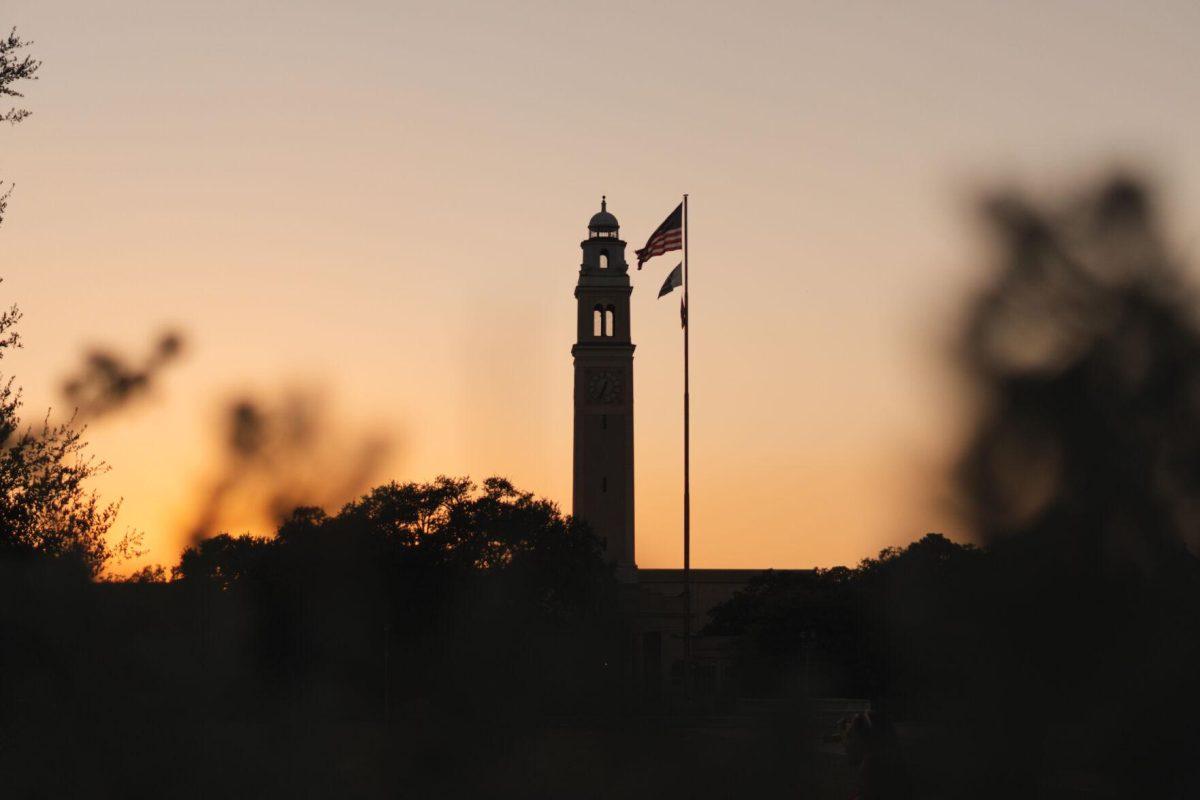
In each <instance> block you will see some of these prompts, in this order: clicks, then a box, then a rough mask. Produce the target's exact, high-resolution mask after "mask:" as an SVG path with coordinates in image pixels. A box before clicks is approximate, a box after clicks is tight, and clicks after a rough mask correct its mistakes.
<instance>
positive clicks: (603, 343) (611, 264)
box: [571, 198, 760, 697]
mask: <svg viewBox="0 0 1200 800" xmlns="http://www.w3.org/2000/svg"><path fill="white" fill-rule="evenodd" d="M580 247H581V249H582V250H583V260H582V263H581V264H580V267H579V282H578V284H577V285H576V287H575V298H576V304H577V308H578V312H577V319H576V340H575V345H574V346H573V347H572V348H571V354H572V355H573V356H574V360H575V393H574V403H575V438H574V449H575V452H574V476H573V482H572V487H573V509H572V513H573V514H574V515H575V516H576V517H577V518H579V519H581V520H583V521H585V522H586V523H587V524H588V525H589V526H590V527H591V529H592V531H593V532H594V533H595V534H596V535H597V536H598V537H599V538H600V539H602V540H603V541H604V542H605V546H606V554H607V558H608V560H609V562H610V563H612V564H613V566H614V568H615V570H616V576H617V578H618V580H619V581H621V583H622V584H623V585H624V588H625V593H624V612H625V616H626V619H627V622H628V630H627V639H626V646H625V648H624V652H623V654H622V659H621V660H622V669H623V671H624V674H625V678H626V681H627V683H628V684H629V685H631V686H634V687H636V688H637V690H638V693H640V694H642V695H643V696H648V697H654V696H660V695H670V694H671V693H673V692H674V693H681V692H682V691H683V688H684V680H683V671H684V665H683V655H684V646H683V636H684V630H685V628H686V626H685V624H684V622H685V619H686V612H685V605H684V600H683V588H684V583H683V570H682V569H650V570H639V569H638V568H637V563H636V559H635V543H636V540H635V537H634V518H633V514H634V484H633V469H634V458H633V400H634V394H633V351H634V347H635V345H634V344H633V342H632V338H631V320H630V313H629V297H630V294H631V293H632V291H633V287H632V286H631V284H630V281H629V265H628V264H627V263H626V261H625V242H624V240H622V239H621V237H620V225H619V223H618V222H617V218H616V217H615V216H614V215H613V214H612V213H610V212H609V211H608V202H607V199H606V198H605V199H601V201H600V211H598V212H597V213H596V214H594V215H593V216H592V218H591V220H590V221H589V222H588V236H587V238H586V239H584V240H583V241H582V242H581V243H580ZM758 574H760V571H759V570H746V569H738V570H731V569H693V570H691V582H692V611H691V615H692V624H691V630H692V631H693V633H694V632H696V631H699V630H701V629H702V628H703V627H704V624H705V622H706V621H707V619H708V612H709V611H710V610H711V609H712V608H713V607H714V606H717V605H719V604H721V603H723V602H725V601H726V600H728V599H729V598H731V597H732V596H733V595H734V593H736V592H737V591H738V590H740V589H742V588H743V587H745V586H746V585H747V583H749V582H750V580H751V579H753V578H754V577H755V576H756V575H758ZM731 647H732V642H731V641H730V640H729V639H727V638H725V637H712V636H707V637H694V638H693V647H692V655H693V663H694V671H695V673H696V676H695V677H696V680H695V681H694V686H695V687H696V688H697V689H698V690H699V691H700V692H701V693H719V692H721V691H726V690H729V689H731V683H732V681H731V676H730V674H729V672H730V666H731V661H730V655H731Z"/></svg>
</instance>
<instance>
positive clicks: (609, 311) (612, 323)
mask: <svg viewBox="0 0 1200 800" xmlns="http://www.w3.org/2000/svg"><path fill="white" fill-rule="evenodd" d="M616 327H617V310H616V309H615V308H613V307H612V306H609V307H608V308H606V309H605V310H604V335H605V336H616V333H615V331H616Z"/></svg>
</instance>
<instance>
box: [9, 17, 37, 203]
mask: <svg viewBox="0 0 1200 800" xmlns="http://www.w3.org/2000/svg"><path fill="white" fill-rule="evenodd" d="M29 45H30V42H27V41H22V39H21V38H20V37H19V36H17V29H16V28H13V29H12V30H11V31H9V34H8V36H7V37H4V38H0V97H24V96H25V95H23V94H22V93H21V92H20V91H18V90H17V89H16V86H17V85H18V84H19V83H20V82H21V81H31V80H37V71H38V67H40V66H41V64H42V62H40V61H38V60H36V59H34V58H33V57H32V56H30V55H29V54H28V53H23V52H22V51H23V50H24V49H25V48H27V47H28V46H29ZM29 114H30V111H29V110H28V109H25V108H18V107H16V106H11V107H9V108H8V109H7V110H0V122H8V123H11V124H13V125H15V124H17V123H18V122H20V121H21V120H23V119H25V118H26V117H28V116H29ZM11 193H12V187H11V186H10V187H8V188H7V189H5V188H3V183H0V224H3V222H4V212H5V211H6V210H7V208H8V198H9V195H10V194H11Z"/></svg>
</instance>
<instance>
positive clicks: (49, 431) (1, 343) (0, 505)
mask: <svg viewBox="0 0 1200 800" xmlns="http://www.w3.org/2000/svg"><path fill="white" fill-rule="evenodd" d="M20 318H21V312H20V310H19V309H18V308H17V307H16V306H12V307H11V308H10V309H9V310H8V311H7V312H5V313H4V314H2V315H0V358H2V357H3V356H4V354H5V353H6V352H7V351H8V350H10V349H12V348H15V347H19V346H20V344H21V343H20V339H19V337H18V336H17V333H16V331H15V326H16V324H17V322H18V321H19V320H20ZM20 406H21V392H20V390H19V389H17V388H15V387H14V386H13V379H12V378H9V379H8V380H7V382H5V383H4V384H3V385H2V387H0V448H3V449H2V450H0V555H4V556H7V557H10V558H12V557H30V556H40V557H51V558H59V559H69V560H72V561H75V562H78V563H79V564H80V565H81V566H82V567H83V568H84V569H85V570H86V571H87V572H88V574H90V575H92V576H96V575H99V574H100V573H101V572H102V571H103V569H104V567H105V565H106V564H107V563H108V562H109V561H110V560H111V559H112V558H113V557H114V556H116V555H118V554H120V555H128V554H130V553H131V552H132V550H133V548H134V547H135V545H136V543H137V539H136V536H135V535H130V536H126V537H125V538H124V539H122V540H121V541H120V542H119V543H118V544H117V545H115V546H112V545H110V543H109V541H108V534H109V531H110V529H111V528H112V524H113V520H114V519H115V517H116V514H117V505H116V504H112V503H110V504H105V503H103V502H101V500H100V499H99V496H98V495H97V493H96V492H95V491H91V490H89V489H88V488H87V485H86V484H87V481H88V480H89V479H90V478H93V477H94V476H96V475H97V474H99V473H100V472H102V471H103V470H104V469H105V468H106V467H105V465H104V464H103V463H102V462H98V461H96V460H95V459H94V458H92V457H89V456H88V455H86V453H85V452H84V450H85V443H84V442H83V439H82V436H83V432H82V431H81V430H80V429H78V428H75V427H74V426H73V425H72V424H71V423H65V424H61V425H52V424H50V423H49V422H48V421H46V422H43V423H42V425H41V426H40V428H38V429H36V430H35V429H32V428H29V427H26V428H25V429H24V430H23V431H22V430H20V428H21V422H20V419H19V417H18V410H19V408H20Z"/></svg>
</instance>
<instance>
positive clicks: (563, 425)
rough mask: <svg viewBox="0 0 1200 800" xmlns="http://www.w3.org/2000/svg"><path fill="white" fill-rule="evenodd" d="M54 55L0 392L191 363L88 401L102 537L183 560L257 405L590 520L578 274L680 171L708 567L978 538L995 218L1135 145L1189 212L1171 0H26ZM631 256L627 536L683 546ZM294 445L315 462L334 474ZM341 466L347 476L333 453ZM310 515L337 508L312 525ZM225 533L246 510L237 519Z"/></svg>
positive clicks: (652, 547)
mask: <svg viewBox="0 0 1200 800" xmlns="http://www.w3.org/2000/svg"><path fill="white" fill-rule="evenodd" d="M4 12H5V13H4V14H3V18H2V19H0V23H3V24H6V25H16V26H18V29H19V32H20V33H21V34H22V36H23V37H24V38H28V39H32V40H34V42H35V46H34V48H33V52H34V53H35V55H36V56H37V57H39V58H41V59H42V61H43V67H42V69H41V72H40V80H39V81H37V82H36V83H33V84H30V85H28V86H27V89H26V94H27V97H26V101H25V105H26V106H27V107H28V108H30V109H31V110H32V111H33V112H34V114H33V116H32V117H30V118H29V119H27V120H26V121H25V122H23V123H22V124H21V125H19V126H15V127H11V128H5V129H3V130H0V177H2V178H3V179H4V180H5V181H11V182H13V183H14V184H15V186H16V190H15V192H14V194H13V196H12V199H11V201H10V208H9V212H8V215H7V219H6V221H5V224H4V227H3V228H0V275H2V276H3V278H4V283H3V287H2V289H3V302H4V303H6V304H7V303H9V302H17V303H19V304H20V306H21V308H22V310H23V311H24V313H25V319H24V321H23V322H22V324H21V332H22V335H23V337H24V339H25V348H24V350H22V351H20V352H19V353H17V354H15V355H13V356H11V357H8V358H6V360H5V363H4V365H3V366H4V370H3V371H4V372H5V374H15V375H16V377H17V381H18V383H20V384H21V385H22V386H24V387H25V408H24V411H25V413H26V415H27V417H28V418H30V419H40V418H41V416H42V415H43V414H44V413H45V409H47V408H51V409H52V411H51V415H52V417H53V418H56V419H57V418H61V417H63V416H64V415H66V414H69V412H70V408H69V407H67V404H65V402H64V400H63V397H62V395H61V392H60V386H61V383H62V380H63V378H64V376H65V375H67V374H68V373H69V372H70V371H71V370H72V369H74V368H75V367H76V366H77V365H78V364H79V363H80V360H81V358H82V353H83V352H84V351H85V350H86V349H87V348H89V347H93V346H105V347H111V348H114V349H116V350H119V351H121V352H124V353H128V354H130V355H131V356H137V355H138V354H140V353H143V352H145V351H146V350H147V349H148V348H149V347H150V344H151V341H152V339H153V338H154V337H155V336H156V335H158V333H159V332H161V331H162V330H164V329H166V328H178V329H179V330H181V331H183V332H184V334H185V335H186V338H187V348H186V351H185V354H184V356H183V357H182V358H181V359H180V361H179V362H178V363H177V364H175V365H172V367H171V368H170V369H169V370H168V371H167V372H166V373H164V375H163V380H162V381H161V382H160V383H159V384H158V385H157V386H156V387H155V389H154V391H153V392H152V393H151V395H150V396H149V397H147V398H145V399H143V400H142V401H141V402H140V403H138V404H137V405H136V406H135V407H133V408H131V409H129V410H128V411H127V412H125V413H122V414H119V415H113V416H111V417H109V418H104V419H98V420H95V421H94V422H93V423H92V424H91V425H90V427H89V431H88V439H89V441H90V442H91V449H92V451H93V452H94V453H96V454H97V455H98V456H99V457H101V458H103V459H104V460H105V461H106V462H107V463H108V464H109V466H110V468H111V469H110V471H109V472H108V473H107V474H106V475H104V476H103V477H102V478H101V479H100V481H99V482H98V483H97V486H98V487H99V488H100V489H101V491H102V492H103V494H104V495H105V496H106V497H109V498H118V497H119V498H122V507H121V514H120V519H119V522H118V526H117V529H116V533H118V534H120V533H122V532H124V531H125V530H127V529H129V528H133V529H137V530H140V531H142V532H143V534H144V537H145V547H146V549H147V553H146V554H145V555H144V556H143V557H142V558H141V559H139V560H138V561H135V562H131V563H129V564H126V565H123V566H121V567H119V568H118V569H119V570H125V569H129V568H132V567H133V566H137V565H140V564H143V563H153V562H159V563H164V564H172V563H174V562H175V560H176V559H177V557H178V553H179V552H180V549H181V548H182V547H183V546H184V544H185V543H186V541H187V532H188V530H189V526H190V524H191V523H192V522H193V521H194V518H195V514H196V506H197V504H198V503H199V502H200V498H202V497H203V496H204V491H205V487H206V486H208V485H210V484H211V482H212V480H213V476H214V474H216V473H215V471H216V470H218V469H219V468H218V458H219V449H218V436H219V435H218V430H219V429H218V427H217V424H218V418H219V411H220V409H221V408H222V405H223V403H225V402H227V400H228V399H229V398H230V397H234V396H238V395H239V393H252V394H253V395H254V396H258V397H263V398H268V400H269V399H270V398H278V397H282V396H285V395H286V393H287V392H289V391H301V392H311V393H315V394H316V395H319V397H320V398H321V400H322V402H323V403H324V407H325V408H327V410H328V415H329V416H330V418H331V419H334V420H336V422H335V423H334V425H333V431H334V432H333V433H331V436H330V439H331V441H332V443H331V444H330V446H329V447H328V448H327V450H328V452H323V454H322V455H321V456H320V459H322V460H319V461H314V463H313V464H312V465H311V466H312V467H313V468H314V469H315V470H316V471H317V472H318V473H321V472H322V471H326V470H327V471H329V472H330V473H336V472H337V470H339V469H345V466H344V465H343V464H341V463H340V462H342V461H345V460H346V459H347V458H349V457H350V456H348V455H346V454H345V453H343V452H342V451H344V450H350V449H352V448H353V443H354V442H356V441H358V440H360V439H364V438H367V437H372V438H375V439H379V438H382V439H385V440H386V441H388V442H389V443H390V448H389V449H388V451H387V455H386V457H385V458H384V459H383V460H382V461H381V462H380V463H378V464H376V465H375V467H374V469H373V470H372V474H371V476H370V477H371V480H372V481H373V482H382V481H385V480H388V479H396V480H402V481H403V480H428V479H431V478H433V477H434V476H436V475H438V474H449V475H470V476H473V477H475V478H477V479H482V478H484V477H486V476H488V475H503V476H507V477H509V478H510V479H512V480H513V481H514V482H515V483H516V484H517V485H518V486H520V487H522V488H525V489H528V490H530V491H533V492H535V493H537V494H539V495H544V496H546V497H549V498H551V499H552V500H554V501H556V502H558V503H559V504H560V505H561V506H562V507H563V509H564V510H566V511H569V510H570V486H571V475H570V469H571V381H572V366H571V357H570V347H571V344H572V340H573V336H574V319H575V317H574V313H575V311H574V302H575V301H574V298H573V296H572V290H573V287H574V284H575V281H576V278H577V269H578V264H579V250H578V247H579V241H580V240H581V239H582V238H584V236H585V235H586V224H587V220H588V218H589V217H590V216H591V215H592V214H593V213H594V212H595V211H596V210H597V209H598V206H599V200H600V195H601V194H605V195H607V196H608V199H609V210H610V211H612V212H613V213H614V214H615V215H616V216H617V217H618V219H619V220H620V222H621V233H622V238H624V239H625V240H626V241H627V242H628V243H629V247H630V251H632V249H633V248H635V247H638V246H640V245H641V244H642V242H643V241H644V240H645V237H646V236H647V235H648V234H649V233H650V232H651V231H652V230H653V229H654V227H655V226H657V225H658V223H659V222H660V221H661V220H662V218H663V217H664V216H665V215H666V213H667V212H669V211H670V210H671V209H672V208H673V207H674V206H675V204H676V203H678V202H679V197H680V195H681V194H682V193H684V192H687V193H689V195H690V210H691V228H690V246H691V251H690V256H691V260H690V278H691V290H690V294H691V304H692V316H691V320H692V379H693V386H692V414H693V417H692V431H693V448H692V458H693V462H692V463H693V545H692V546H693V550H692V553H693V564H694V565H695V566H700V567H779V568H785V567H809V566H828V565H833V564H842V563H854V562H857V561H858V560H859V559H861V558H863V557H866V556H869V555H873V554H874V553H876V552H877V551H878V550H879V549H880V548H882V547H886V546H889V545H897V544H903V543H906V542H908V541H911V540H912V539H913V538H915V537H917V536H919V535H920V534H922V533H924V532H926V531H932V530H940V531H944V532H946V533H948V534H950V535H953V536H956V537H961V536H964V535H966V533H967V531H966V529H965V528H964V526H963V522H962V521H961V520H960V519H959V518H958V517H957V516H956V514H955V513H954V504H953V502H952V493H951V492H950V485H949V482H948V480H947V478H946V477H945V476H946V468H947V465H948V464H949V463H951V461H952V458H953V454H954V451H955V446H956V443H957V442H958V440H959V437H960V436H961V434H962V431H963V430H964V429H965V426H966V424H967V413H966V409H965V405H964V403H963V402H962V401H961V398H960V393H959V392H958V386H957V383H956V380H955V376H954V373H953V371H952V369H951V367H950V364H949V360H948V357H947V354H948V351H949V345H950V341H951V337H952V335H953V331H954V329H955V323H956V321H957V320H958V319H959V317H958V315H959V314H961V309H962V306H963V303H964V300H965V298H967V297H968V296H969V292H970V291H971V290H972V288H973V287H976V286H978V285H979V284H980V282H981V281H983V280H984V279H985V278H986V276H987V259H986V254H985V251H984V249H983V246H982V243H981V240H980V237H979V228H978V225H977V220H976V218H975V216H974V212H973V209H974V205H973V204H974V202H975V200H976V198H977V197H978V194H979V192H980V191H982V190H985V189H988V188H991V187H995V186H1001V185H1019V186H1023V187H1028V188H1029V189H1030V190H1031V191H1035V192H1053V191H1054V190H1055V189H1056V188H1057V187H1060V186H1062V185H1066V184H1069V183H1070V182H1072V181H1078V180H1083V179H1086V178H1087V177H1089V176H1091V175H1094V174H1095V173H1096V172H1097V171H1098V170H1101V169H1104V168H1105V167H1108V166H1110V165H1113V164H1123V165H1136V166H1138V167H1140V168H1143V169H1146V170H1148V171H1149V172H1150V174H1151V175H1152V176H1154V177H1155V178H1157V179H1158V180H1159V181H1160V184H1161V186H1162V189H1163V193H1164V195H1163V196H1164V205H1165V207H1166V209H1167V210H1168V212H1169V221H1170V223H1171V234H1172V236H1173V238H1174V239H1175V241H1176V242H1177V243H1178V244H1179V246H1180V247H1181V248H1182V249H1183V250H1184V251H1185V252H1191V251H1192V250H1194V246H1195V243H1196V240H1197V234H1198V233H1200V225H1198V224H1197V220H1200V216H1198V214H1197V212H1198V211H1200V150H1198V149H1197V148H1196V146H1195V136H1196V131H1197V130H1200V82H1198V81H1197V80H1196V79H1195V78H1196V76H1197V75H1198V74H1200V49H1197V48H1196V47H1195V42H1194V38H1195V32H1196V31H1197V30H1200V7H1198V6H1196V5H1195V4H1194V3H1190V2H1178V3H1174V2H1157V3H1142V4H1130V3H1124V2H1101V1H1099V0H1097V1H1096V2H1046V1H1045V0H1043V1H1042V2H1004V3H999V2H997V3H961V2H913V3H906V4H903V5H902V6H901V5H896V4H892V3H855V2H830V3H822V2H806V3H802V2H742V3H737V4H717V3H706V2H697V1H696V0H692V1H691V2H687V3H683V2H659V3H652V4H651V3H622V2H609V3H603V4H596V3H587V4H583V3H573V2H524V3H518V2H512V3H461V2H444V1H443V2H436V3H428V4H416V3H403V2H382V1H380V2H366V1H363V2H353V1H352V0H343V1H341V2H316V1H315V0H288V1H287V2H283V1H282V0H275V1H272V2H249V1H248V0H238V1H237V2H232V1H231V0H203V2H169V3H165V2H162V1H161V0H113V1H111V2H96V0H87V1H86V2H84V1H83V0H80V1H78V2H76V1H75V0H71V1H70V2H67V1H65V0H63V1H59V0H8V1H7V2H6V3H5V4H4ZM674 263H675V261H673V260H671V259H670V258H667V257H663V258H659V259H656V260H655V261H652V262H651V263H650V264H649V265H648V266H647V269H646V270H645V271H644V272H642V273H637V274H635V275H634V285H635V289H634V294H633V309H632V314H633V320H632V324H633V339H634V342H635V343H636V344H637V352H636V357H635V375H636V378H635V387H636V411H635V429H636V438H635V442H636V445H635V447H636V459H637V460H636V497H637V500H636V530H637V560H638V563H639V565H640V566H643V567H663V566H675V565H678V564H679V563H681V559H682V545H681V524H682V523H681V516H682V515H681V504H682V499H681V494H682V491H681V489H682V419H681V412H682V397H681V387H682V363H681V359H682V341H681V336H680V331H679V326H678V316H677V314H678V311H677V306H676V304H675V302H674V300H673V299H672V300H669V301H668V300H664V301H657V300H656V299H655V294H656V292H657V289H658V287H659V285H660V284H661V282H662V279H663V278H664V277H665V274H666V272H667V271H669V269H670V268H671V267H672V266H674ZM313 458H314V459H315V458H317V456H314V457H313ZM324 459H327V460H328V462H326V460H324ZM330 510H331V511H332V510H336V509H335V508H330ZM221 525H222V526H223V527H226V528H228V529H230V530H233V531H235V532H237V531H242V530H251V531H255V532H260V533H261V532H266V530H267V527H266V523H265V522H264V520H263V519H261V518H259V517H258V516H256V515H255V514H254V513H253V512H252V511H250V510H247V509H241V510H237V509H235V510H233V511H229V512H228V513H226V515H225V517H224V518H223V519H222V520H221Z"/></svg>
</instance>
